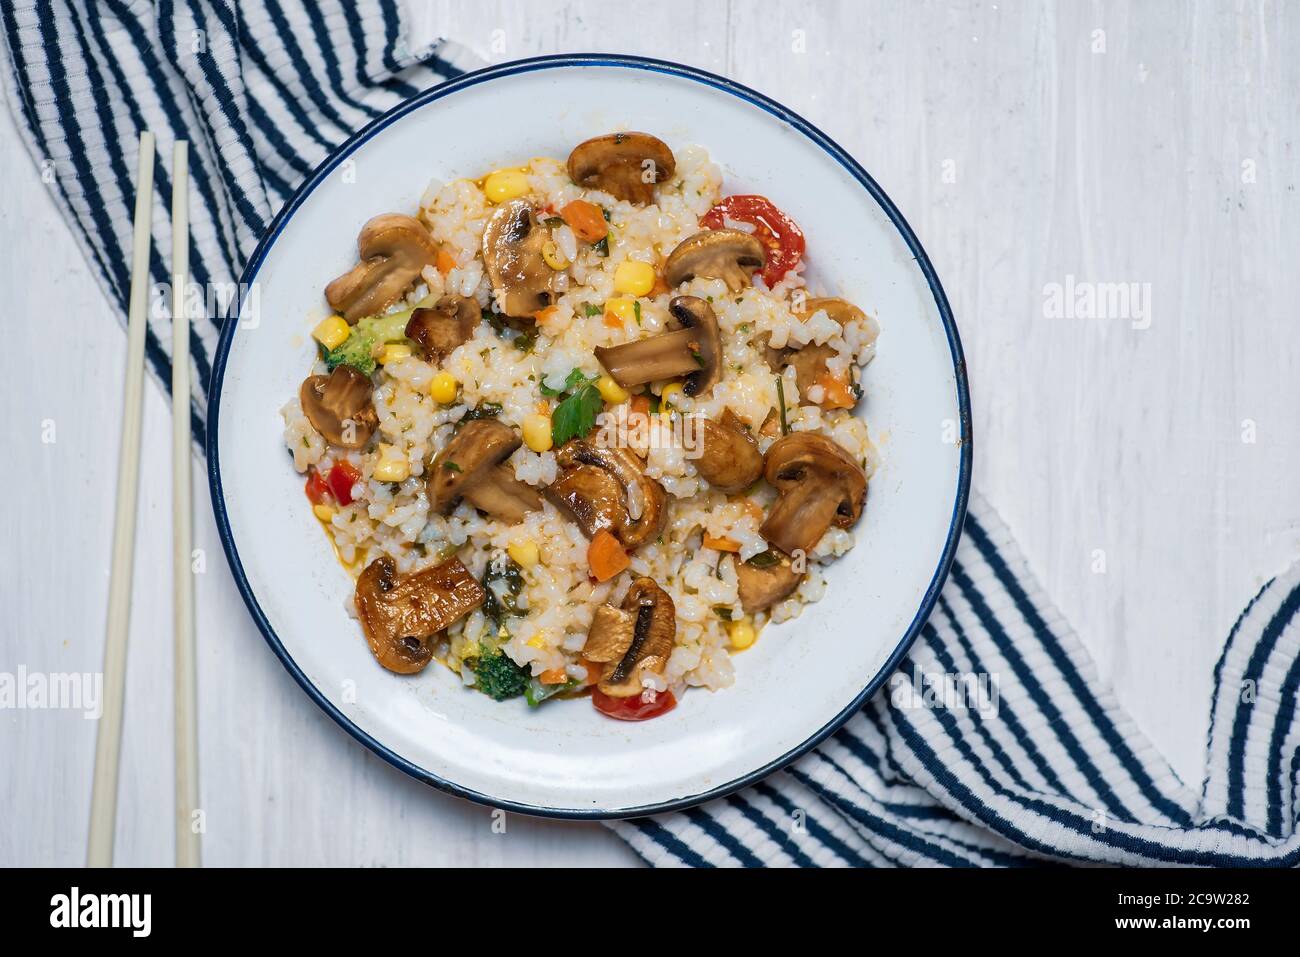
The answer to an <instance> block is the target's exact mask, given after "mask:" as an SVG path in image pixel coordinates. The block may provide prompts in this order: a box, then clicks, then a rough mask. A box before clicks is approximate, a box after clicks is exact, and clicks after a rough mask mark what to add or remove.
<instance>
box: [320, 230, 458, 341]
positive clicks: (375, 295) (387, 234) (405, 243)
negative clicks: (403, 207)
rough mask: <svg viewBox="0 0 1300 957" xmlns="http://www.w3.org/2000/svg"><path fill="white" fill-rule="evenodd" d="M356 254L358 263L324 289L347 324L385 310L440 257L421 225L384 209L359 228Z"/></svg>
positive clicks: (427, 232) (327, 297)
mask: <svg viewBox="0 0 1300 957" xmlns="http://www.w3.org/2000/svg"><path fill="white" fill-rule="evenodd" d="M357 253H358V255H359V256H360V258H361V261H360V262H359V263H357V264H356V265H355V266H353V267H352V268H351V269H350V270H348V271H347V272H345V273H344V274H343V275H342V276H339V277H338V278H337V279H335V280H334V281H333V282H331V283H330V284H329V285H328V286H326V287H325V298H326V299H327V300H328V301H329V304H330V306H331V307H332V308H333V309H334V311H335V312H337V313H338V314H339V315H341V316H342V317H343V318H344V319H346V320H347V321H348V322H349V323H355V322H356V321H357V320H358V319H361V318H363V317H364V316H373V315H376V314H377V313H380V312H383V311H384V310H385V309H386V308H388V307H389V306H391V305H392V304H393V303H395V302H396V301H397V300H398V299H399V298H401V296H402V293H404V292H406V290H407V289H409V288H410V287H411V286H412V285H413V284H414V283H415V281H416V280H417V279H418V278H419V277H420V272H421V271H422V270H423V269H424V267H425V266H429V265H432V264H433V263H435V262H437V259H438V247H437V245H436V244H435V243H434V241H433V237H432V236H430V235H429V231H428V230H427V229H425V228H424V224H423V223H421V222H420V221H419V220H418V219H415V218H414V217H412V216H404V215H402V214H401V213H384V214H383V215H381V216H376V217H375V218H374V219H372V220H370V221H369V222H367V223H366V224H365V226H363V227H361V235H360V236H358V237H357Z"/></svg>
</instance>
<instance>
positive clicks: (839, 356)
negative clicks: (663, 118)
mask: <svg viewBox="0 0 1300 957" xmlns="http://www.w3.org/2000/svg"><path fill="white" fill-rule="evenodd" d="M722 185H723V184H722V176H721V172H720V170H719V168H718V167H717V166H716V165H715V164H714V163H712V162H711V161H710V160H709V157H708V155H707V153H706V152H705V151H704V150H703V149H701V148H700V147H696V146H687V147H683V148H680V149H677V150H672V149H670V148H669V146H668V145H667V144H665V143H664V142H662V141H660V140H659V139H657V138H656V137H654V136H652V135H650V134H646V133H634V132H626V133H614V134H609V135H606V136H599V137H596V138H594V139H591V140H588V141H586V142H584V143H581V144H579V145H578V146H577V147H575V149H574V150H573V152H572V153H571V154H570V156H569V157H568V159H567V162H560V161H558V160H555V159H550V158H545V157H536V158H532V159H530V160H529V161H528V162H527V163H526V164H525V165H522V166H519V167H513V168H504V169H500V170H497V171H495V172H492V173H490V174H488V175H486V176H485V177H484V178H482V179H481V180H477V181H471V180H465V179H461V180H455V181H453V182H449V183H434V184H432V185H431V186H430V187H429V189H428V191H427V192H426V193H425V195H424V197H423V199H422V200H421V202H420V205H419V208H418V209H417V210H415V211H414V214H409V213H386V214H382V215H379V216H376V217H375V218H373V219H371V220H370V221H369V222H367V223H366V224H365V226H364V227H363V229H362V231H361V234H360V236H359V237H358V244H357V245H358V262H357V264H356V266H354V267H353V268H352V269H351V270H349V271H348V272H347V273H345V274H344V275H342V276H339V277H338V278H337V279H335V280H334V281H333V282H331V283H330V284H329V285H328V286H327V287H326V289H325V299H326V301H327V302H328V304H329V307H330V309H331V310H332V314H331V315H329V317H328V318H326V319H324V320H323V321H321V322H319V323H318V324H317V325H316V326H315V328H314V329H313V333H312V334H313V337H314V338H315V340H316V341H317V343H318V344H319V355H318V358H317V360H316V362H315V364H314V365H313V367H312V369H311V370H310V374H309V375H308V377H307V378H306V379H305V380H304V382H303V384H302V386H301V388H300V390H299V393H298V395H297V396H295V397H293V398H292V399H291V400H290V401H289V402H287V404H286V405H285V406H284V408H283V409H282V410H281V412H282V416H283V419H284V423H285V430H284V439H285V443H286V445H287V447H288V449H289V451H290V453H291V454H292V461H293V466H294V468H295V469H296V470H297V471H298V472H300V473H302V474H304V475H305V476H306V484H305V490H306V496H307V499H308V500H309V503H310V507H311V511H312V512H313V513H314V515H315V517H316V518H317V519H318V520H319V521H320V523H321V524H322V525H323V527H324V528H325V530H326V532H327V533H328V536H329V538H330V539H331V543H332V546H333V548H334V550H335V552H336V554H337V556H338V558H339V560H340V561H341V562H342V563H343V565H344V566H345V567H346V568H347V569H348V570H349V572H350V573H351V574H352V575H353V577H354V579H355V582H356V585H355V590H354V591H353V593H351V594H348V595H347V596H346V601H345V605H346V608H347V609H348V611H349V613H350V614H352V615H353V616H355V617H356V618H357V621H358V626H359V631H360V632H361V635H362V636H364V639H365V640H366V641H367V643H368V645H369V647H370V649H371V650H372V652H373V653H374V655H375V658H376V660H377V662H378V663H379V664H380V665H382V666H383V667H385V668H388V669H389V670H391V671H393V672H395V673H399V674H415V673H418V672H420V671H422V670H423V669H424V668H425V667H427V666H428V665H429V663H430V662H434V661H437V662H440V663H441V664H443V665H445V666H447V667H449V668H451V669H453V670H454V671H456V672H457V673H458V674H459V675H460V676H461V678H462V680H463V682H464V684H465V685H467V686H470V687H472V688H474V689H476V690H477V691H480V692H482V693H484V694H487V695H489V696H491V697H493V698H495V699H497V700H500V701H505V700H510V699H515V698H521V697H522V698H523V699H524V700H525V701H526V702H527V703H528V705H530V706H534V707H535V706H540V705H541V704H542V703H543V702H545V701H547V700H550V699H564V698H573V697H578V696H589V697H590V698H591V700H592V702H593V704H594V706H595V707H596V708H597V710H599V711H600V712H601V713H603V714H605V715H607V716H609V717H612V718H619V719H623V720H644V719H646V718H652V717H655V716H657V715H659V714H663V713H664V712H666V711H668V710H670V709H671V708H673V707H674V706H675V705H676V703H677V702H678V701H679V700H680V699H681V697H682V695H683V693H684V692H685V690H686V689H688V688H691V687H700V688H707V689H720V688H724V687H726V686H728V685H729V684H731V683H732V681H733V680H734V676H733V669H732V662H731V655H732V654H733V653H735V652H737V651H741V650H744V649H746V648H749V647H750V646H752V645H753V644H754V643H755V641H757V640H758V638H759V636H760V635H762V637H763V638H765V639H767V640H774V641H779V640H780V629H770V628H768V627H767V626H769V625H773V624H778V623H781V622H785V621H788V620H790V619H792V618H795V617H796V616H797V615H798V614H799V613H800V610H801V609H802V608H803V607H804V605H806V604H808V603H810V602H815V601H818V600H820V599H821V598H822V596H823V594H824V593H825V590H826V579H825V576H824V569H825V568H826V566H827V565H828V564H829V563H831V562H833V561H834V560H836V559H837V558H838V557H840V556H842V555H844V554H845V553H846V552H847V551H849V549H851V548H852V547H853V544H854V534H855V531H854V528H855V525H856V524H857V522H858V521H859V518H860V517H861V513H862V509H863V505H864V502H865V498H866V493H867V484H868V481H869V480H870V477H871V475H872V473H873V471H874V469H875V464H876V453H875V450H874V447H873V445H872V443H871V440H870V439H869V437H868V431H867V426H866V423H865V422H864V421H863V420H862V418H861V417H860V416H857V415H855V412H854V410H855V408H856V406H857V405H858V402H859V400H860V398H861V396H862V394H863V387H862V383H861V379H862V371H863V368H864V367H865V366H866V365H867V363H868V362H869V361H870V359H871V358H872V356H873V354H874V350H875V341H876V335H877V326H876V323H875V321H874V320H873V319H872V318H870V317H869V316H867V315H866V314H865V313H864V312H863V311H862V310H861V309H859V308H858V307H857V306H855V305H853V304H852V303H849V302H847V301H845V300H843V299H838V298H827V297H818V296H814V295H813V294H812V292H811V291H810V290H809V289H808V288H807V286H806V283H805V280H804V277H803V271H804V256H805V253H806V252H807V251H808V250H806V240H805V237H804V235H803V233H802V231H801V230H800V229H799V226H798V225H797V224H796V223H795V222H794V220H793V219H791V218H790V217H789V216H788V215H786V214H785V213H784V212H782V211H781V210H780V209H779V208H778V207H777V206H776V205H774V204H773V203H772V202H771V201H770V200H768V199H767V198H765V197H762V196H753V195H724V193H723V188H722ZM811 255H812V256H813V257H814V258H815V243H814V246H813V249H812V251H811ZM769 636H770V637H769Z"/></svg>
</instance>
